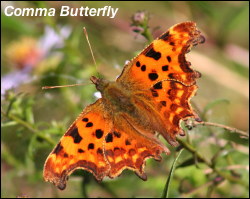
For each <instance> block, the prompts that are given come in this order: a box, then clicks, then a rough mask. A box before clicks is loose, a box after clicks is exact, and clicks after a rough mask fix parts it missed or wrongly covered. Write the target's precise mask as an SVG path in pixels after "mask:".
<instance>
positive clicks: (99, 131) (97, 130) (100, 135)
mask: <svg viewBox="0 0 250 199" xmlns="http://www.w3.org/2000/svg"><path fill="white" fill-rule="evenodd" d="M95 136H96V137H97V138H98V139H100V138H101V137H102V136H103V130H101V129H96V131H95Z"/></svg>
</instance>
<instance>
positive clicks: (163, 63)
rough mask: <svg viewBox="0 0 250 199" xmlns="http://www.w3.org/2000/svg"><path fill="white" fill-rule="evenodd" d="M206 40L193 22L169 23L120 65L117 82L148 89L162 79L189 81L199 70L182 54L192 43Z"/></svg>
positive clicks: (186, 82)
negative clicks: (122, 65)
mask: <svg viewBox="0 0 250 199" xmlns="http://www.w3.org/2000/svg"><path fill="white" fill-rule="evenodd" d="M203 42H205V39H204V37H203V36H202V35H201V34H200V31H198V30H197V29H196V24H195V23H194V22H184V23H180V24H177V25H175V26H173V27H171V28H170V29H169V30H168V31H167V32H165V33H163V34H162V35H161V36H160V37H158V38H157V39H155V40H154V41H153V42H152V43H151V44H150V45H149V46H147V47H146V48H145V49H144V50H143V51H142V52H141V53H140V54H139V55H138V56H137V57H135V58H134V59H133V60H132V61H131V62H130V63H129V64H128V65H126V66H125V67H124V69H123V72H122V73H121V75H120V76H119V77H118V79H117V82H120V83H121V84H123V85H129V86H131V85H133V86H137V87H138V88H140V89H143V88H144V89H149V88H151V87H152V86H153V85H154V84H155V83H157V82H159V81H163V80H167V79H168V80H175V81H179V82H181V83H182V84H184V85H192V84H194V83H195V80H196V79H197V78H199V77H200V73H199V72H197V71H194V70H193V69H192V68H191V67H190V65H191V64H190V63H189V62H187V61H186V59H185V54H186V53H187V52H189V50H190V49H191V47H192V46H195V45H197V44H199V43H203Z"/></svg>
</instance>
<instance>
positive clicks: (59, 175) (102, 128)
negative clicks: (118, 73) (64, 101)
mask: <svg viewBox="0 0 250 199" xmlns="http://www.w3.org/2000/svg"><path fill="white" fill-rule="evenodd" d="M106 117H108V116H106V115H105V111H103V103H102V99H99V100H98V101H97V102H96V103H94V104H92V105H89V106H87V107H86V108H85V109H84V110H83V112H82V113H81V115H80V116H79V117H78V118H77V119H76V121H75V122H74V123H73V124H72V125H71V127H70V128H69V129H68V130H67V132H66V133H65V135H64V136H63V137H62V138H61V140H60V142H59V143H58V144H57V146H56V147H55V148H54V150H53V151H52V152H51V153H50V155H49V156H48V158H47V160H46V162H45V165H44V173H43V176H44V179H45V181H50V182H52V183H54V184H55V185H56V186H57V187H58V188H59V189H61V190H63V189H65V187H66V180H67V177H68V175H70V174H71V173H72V172H73V171H74V170H75V169H78V168H81V169H84V170H87V171H89V172H91V173H93V175H94V176H95V177H96V179H97V180H102V179H103V177H104V176H106V175H107V174H108V172H109V169H110V165H109V164H108V163H107V161H106V160H105V157H104V152H103V140H104V138H105V134H107V133H108V132H109V131H110V127H111V123H110V122H109V121H110V120H106Z"/></svg>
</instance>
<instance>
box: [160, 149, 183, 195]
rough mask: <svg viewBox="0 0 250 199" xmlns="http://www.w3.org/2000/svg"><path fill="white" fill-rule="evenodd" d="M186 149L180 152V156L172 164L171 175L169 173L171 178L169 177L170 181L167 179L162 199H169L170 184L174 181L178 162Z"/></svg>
mask: <svg viewBox="0 0 250 199" xmlns="http://www.w3.org/2000/svg"><path fill="white" fill-rule="evenodd" d="M183 150H184V149H181V150H180V152H179V153H178V155H177V156H176V158H175V160H174V162H173V164H172V167H171V170H170V173H169V176H168V179H167V182H166V184H165V187H164V190H163V193H162V195H161V198H168V193H169V187H170V182H171V179H172V176H173V175H174V170H175V164H176V162H177V160H178V159H179V157H180V155H181V153H182V151H183Z"/></svg>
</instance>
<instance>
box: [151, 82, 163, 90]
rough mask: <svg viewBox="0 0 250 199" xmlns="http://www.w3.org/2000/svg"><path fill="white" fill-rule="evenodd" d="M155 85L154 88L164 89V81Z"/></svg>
mask: <svg viewBox="0 0 250 199" xmlns="http://www.w3.org/2000/svg"><path fill="white" fill-rule="evenodd" d="M153 87H154V89H162V82H158V83H156V84H155V85H154V86H153Z"/></svg>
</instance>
